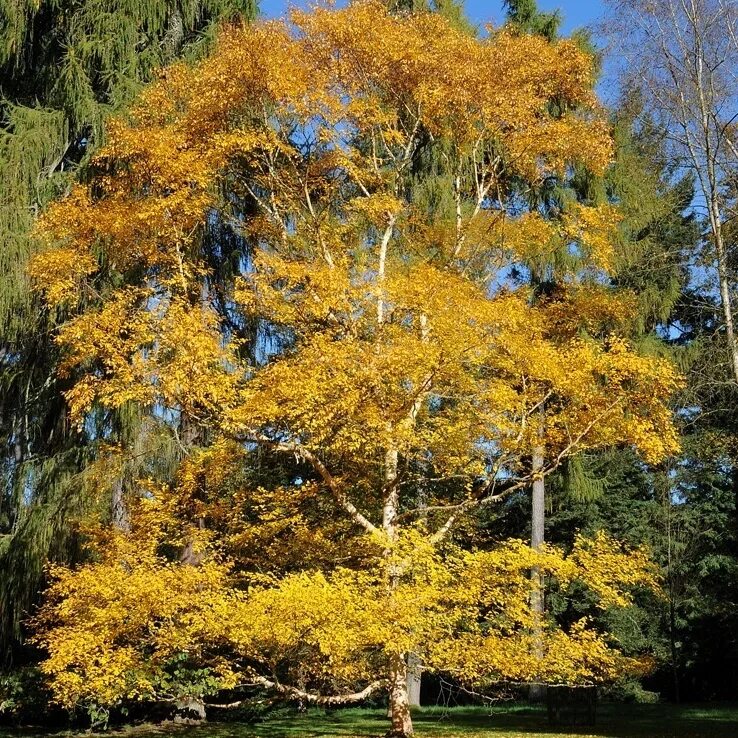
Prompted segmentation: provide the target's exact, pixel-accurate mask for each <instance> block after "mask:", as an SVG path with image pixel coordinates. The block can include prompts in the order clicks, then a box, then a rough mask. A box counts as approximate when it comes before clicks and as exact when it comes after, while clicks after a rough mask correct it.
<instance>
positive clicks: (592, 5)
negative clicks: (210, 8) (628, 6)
mask: <svg viewBox="0 0 738 738" xmlns="http://www.w3.org/2000/svg"><path fill="white" fill-rule="evenodd" d="M290 4H297V5H305V4H307V3H306V2H304V0H300V1H299V2H296V3H295V2H288V1H287V0H261V1H260V3H259V5H260V7H261V10H262V12H263V13H264V15H266V16H268V17H271V18H273V17H275V16H279V15H282V13H283V12H284V11H285V9H286V8H287V6H288V5H290ZM464 5H465V7H466V14H467V15H468V16H469V18H470V20H471V21H472V22H474V23H479V24H480V25H482V24H484V23H486V22H487V21H489V20H493V21H495V22H499V21H500V19H501V18H502V15H503V12H502V3H501V2H500V1H499V0H491V1H490V0H466V2H465V3H464ZM538 7H540V8H541V10H555V9H557V8H558V9H559V10H561V12H562V14H563V16H564V26H563V30H564V33H570V32H571V31H572V30H574V29H575V28H579V27H581V26H584V25H587V24H588V23H592V22H593V21H596V20H597V19H598V17H599V16H600V14H601V13H602V11H603V7H602V0H538Z"/></svg>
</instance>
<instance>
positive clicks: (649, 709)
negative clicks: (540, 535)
mask: <svg viewBox="0 0 738 738" xmlns="http://www.w3.org/2000/svg"><path fill="white" fill-rule="evenodd" d="M413 722H414V725H415V730H416V732H417V733H418V734H419V736H421V738H422V737H423V736H428V737H429V738H455V737H456V736H458V737H459V738H485V737H486V736H489V738H495V737H497V738H567V737H569V736H597V737H598V738H621V737H622V738H631V736H633V737H634V738H635V737H637V738H738V705H731V706H726V707H674V706H670V705H600V706H598V715H597V726H596V727H594V728H592V727H587V728H573V729H569V728H567V729H565V730H564V729H561V728H552V727H550V726H549V725H548V720H547V718H546V714H545V711H544V710H540V709H536V708H531V707H528V706H520V707H515V706H509V705H508V706H501V707H497V708H494V707H493V708H455V709H452V710H442V709H439V708H434V709H425V710H422V711H421V712H419V713H416V714H415V716H414V718H413ZM387 728H388V721H387V718H386V717H385V715H384V713H383V711H381V710H340V711H336V712H333V713H330V714H328V715H326V714H324V713H322V712H318V711H314V712H312V711H311V712H309V713H307V714H304V715H299V716H294V715H291V716H285V717H280V718H272V719H271V720H267V721H265V722H264V723H261V724H260V725H256V726H249V727H246V726H228V725H222V726H219V727H218V728H215V729H210V730H208V729H207V728H202V729H200V728H198V729H197V731H196V733H197V734H198V735H197V738H322V737H323V736H327V737H329V736H336V737H338V738H340V737H342V736H381V735H383V734H384V733H385V732H386V730H387ZM201 731H202V733H201ZM193 738H194V737H193Z"/></svg>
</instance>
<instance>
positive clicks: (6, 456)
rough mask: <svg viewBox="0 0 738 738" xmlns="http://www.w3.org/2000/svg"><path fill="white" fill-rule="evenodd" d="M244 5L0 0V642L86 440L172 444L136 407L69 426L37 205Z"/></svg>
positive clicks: (13, 621)
mask: <svg viewBox="0 0 738 738" xmlns="http://www.w3.org/2000/svg"><path fill="white" fill-rule="evenodd" d="M255 14H256V0H174V1H172V0H4V2H0V572H2V576H0V653H2V654H3V655H6V654H7V655H10V654H11V650H10V649H9V648H8V646H9V645H10V644H12V643H13V642H14V641H15V640H16V639H17V638H18V636H19V635H20V622H21V620H22V619H23V617H24V616H25V614H26V613H27V610H28V608H29V607H30V606H31V604H32V603H33V601H34V598H35V597H36V594H37V589H38V584H39V581H40V577H41V573H42V570H43V565H44V562H45V561H46V560H47V559H48V558H49V557H55V556H59V557H65V556H68V555H70V552H71V549H70V545H71V546H72V549H73V542H71V541H70V539H69V535H68V534H69V530H68V525H67V523H66V521H67V520H68V517H69V514H70V513H72V512H76V511H78V510H79V508H80V506H81V505H83V503H85V500H87V499H88V497H89V495H87V494H86V486H85V471H84V470H85V469H86V467H87V466H88V464H89V463H90V462H91V461H92V460H93V459H94V457H95V453H96V451H95V449H96V444H97V443H99V442H100V441H102V440H105V439H108V440H109V439H114V438H115V437H116V434H117V435H118V436H120V434H123V435H125V436H127V437H128V438H129V439H131V438H133V437H134V436H135V437H136V443H135V445H136V446H137V447H138V448H139V451H141V450H142V449H141V447H142V446H143V445H146V444H148V449H149V451H151V452H153V451H155V452H156V455H157V457H158V458H163V459H165V458H166V456H167V453H170V454H171V453H173V451H172V449H171V448H170V449H169V451H167V450H166V449H165V448H164V446H167V444H168V442H167V441H166V439H164V440H163V439H162V438H161V437H160V435H161V434H159V433H158V432H155V431H153V430H152V428H151V423H150V422H149V421H148V420H147V419H146V418H143V417H141V416H140V414H139V413H137V412H135V411H134V412H132V413H127V414H126V413H124V414H122V415H121V416H120V417H117V418H112V417H100V418H98V419H97V422H93V421H92V420H91V421H90V423H88V425H87V426H86V427H85V428H84V429H83V431H82V432H81V433H77V432H73V431H72V430H71V429H69V428H68V427H67V423H66V421H65V409H64V403H63V399H62V396H61V392H62V391H63V389H64V387H63V386H62V385H61V384H60V383H59V382H58V380H57V379H56V378H55V376H54V366H55V362H56V353H55V348H54V344H53V331H54V325H55V321H56V319H57V318H58V317H59V316H56V315H49V314H48V313H46V312H45V311H44V310H42V309H41V308H40V307H39V305H38V304H37V303H36V302H35V300H34V298H33V297H32V295H31V293H30V290H29V285H28V284H27V280H26V276H25V264H26V262H27V260H28V258H29V255H30V254H31V253H32V251H33V249H34V248H35V246H34V242H33V240H32V238H31V237H30V230H31V228H32V225H33V221H34V218H35V216H36V214H37V213H38V211H39V210H40V209H42V208H43V207H44V206H45V204H46V203H48V202H49V201H50V200H51V199H52V198H54V197H56V196H58V195H60V194H63V193H64V192H65V191H66V190H67V188H68V187H69V186H70V184H71V182H72V181H73V179H74V177H76V176H83V173H84V169H85V166H86V163H87V161H88V160H89V157H90V155H91V154H92V153H93V152H94V151H95V149H96V148H97V147H98V146H99V145H100V144H101V142H102V139H103V123H104V120H105V118H106V117H107V116H108V115H109V114H111V113H116V112H120V111H122V110H124V109H125V106H126V104H127V103H128V102H129V101H130V100H131V99H132V98H133V96H134V95H135V94H136V92H138V90H139V89H140V88H141V86H142V85H143V84H144V83H146V82H147V81H149V80H150V79H151V78H152V77H153V75H154V74H155V70H156V68H158V67H160V66H162V65H163V64H166V63H168V62H170V61H172V60H174V59H176V58H181V57H184V58H194V57H197V56H199V55H201V54H203V53H204V52H205V51H206V50H207V48H208V44H209V43H210V41H211V40H212V38H213V36H214V32H215V30H216V28H217V26H218V24H219V23H220V22H222V21H227V20H232V19H236V18H244V19H247V20H248V19H250V18H253V17H254V16H255ZM162 444H164V446H162ZM145 456H146V454H143V455H142V456H141V457H140V458H145ZM120 473H121V474H125V475H126V476H128V477H132V476H133V475H132V472H131V470H130V469H129V470H128V471H125V470H120ZM87 491H89V490H87ZM98 491H99V490H98Z"/></svg>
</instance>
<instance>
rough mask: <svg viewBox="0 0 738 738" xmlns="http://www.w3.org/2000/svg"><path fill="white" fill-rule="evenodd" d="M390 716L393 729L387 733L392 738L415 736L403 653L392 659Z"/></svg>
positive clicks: (395, 655) (393, 656) (394, 655)
mask: <svg viewBox="0 0 738 738" xmlns="http://www.w3.org/2000/svg"><path fill="white" fill-rule="evenodd" d="M389 667H390V685H389V715H390V719H391V721H392V727H391V728H390V730H389V732H388V733H387V736H388V737H391V738H404V737H405V736H409V735H412V734H413V720H412V717H411V715H410V700H409V699H408V694H407V664H406V663H405V657H404V656H403V654H401V653H397V654H393V655H392V657H391V658H390V665H389Z"/></svg>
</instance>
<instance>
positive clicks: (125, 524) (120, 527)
mask: <svg viewBox="0 0 738 738" xmlns="http://www.w3.org/2000/svg"><path fill="white" fill-rule="evenodd" d="M123 486H124V485H123V476H122V473H121V476H120V477H119V478H118V479H116V480H115V482H114V483H113V490H112V494H111V500H110V508H111V514H112V519H113V528H115V530H117V531H120V532H122V533H128V532H129V531H130V529H131V521H130V518H129V516H128V508H127V507H126V501H125V498H124V495H123V492H124V489H123Z"/></svg>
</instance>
